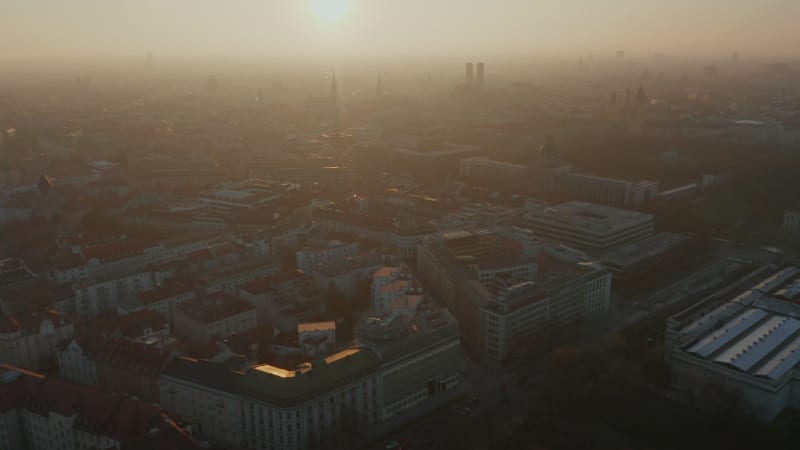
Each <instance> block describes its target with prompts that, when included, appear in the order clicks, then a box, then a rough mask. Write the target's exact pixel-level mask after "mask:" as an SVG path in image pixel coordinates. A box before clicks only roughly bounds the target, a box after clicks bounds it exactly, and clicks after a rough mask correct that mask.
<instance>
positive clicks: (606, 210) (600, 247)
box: [523, 201, 654, 255]
mask: <svg viewBox="0 0 800 450" xmlns="http://www.w3.org/2000/svg"><path fill="white" fill-rule="evenodd" d="M523 222H524V224H525V226H526V227H527V228H530V229H531V230H532V231H533V232H534V233H536V235H538V236H540V237H542V238H545V239H552V240H554V241H557V242H561V243H562V244H564V245H567V246H570V247H574V248H577V249H579V250H583V251H586V252H588V253H589V254H593V255H602V254H604V253H607V252H609V251H612V250H614V249H617V248H620V247H623V246H625V245H628V244H630V243H633V242H636V241H639V240H642V239H645V238H648V237H650V236H652V235H653V230H654V226H653V216H652V215H651V214H646V213H642V212H638V211H631V210H626V209H619V208H613V207H610V206H602V205H596V204H593V203H586V202H577V201H573V202H568V203H562V204H560V205H557V206H551V207H548V208H544V209H541V210H535V211H530V212H528V213H526V214H525V215H524V218H523Z"/></svg>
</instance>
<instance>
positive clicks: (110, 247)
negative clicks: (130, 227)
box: [81, 242, 144, 263]
mask: <svg viewBox="0 0 800 450" xmlns="http://www.w3.org/2000/svg"><path fill="white" fill-rule="evenodd" d="M81 252H82V253H83V256H84V257H85V258H86V260H87V261H90V260H92V259H93V258H97V259H98V260H99V261H100V262H101V263H106V262H111V261H118V260H120V259H125V258H131V257H136V256H142V255H144V247H143V246H139V245H129V244H125V243H121V242H115V243H112V244H105V245H98V246H96V247H86V248H84V249H82V250H81Z"/></svg>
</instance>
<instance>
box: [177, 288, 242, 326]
mask: <svg viewBox="0 0 800 450" xmlns="http://www.w3.org/2000/svg"><path fill="white" fill-rule="evenodd" d="M178 308H179V309H180V310H181V312H183V313H184V314H185V315H187V316H189V317H191V318H192V319H194V320H196V321H198V322H200V323H203V324H208V323H213V322H217V321H219V320H222V319H224V318H226V317H231V316H235V315H239V314H242V313H244V312H247V311H252V310H255V309H256V307H255V306H253V305H252V304H251V303H250V302H248V301H246V300H243V299H241V298H239V297H237V296H235V295H231V294H228V293H225V292H216V293H214V294H211V295H209V296H208V297H206V298H202V299H198V300H192V301H189V302H186V303H182V304H181V305H180V306H178Z"/></svg>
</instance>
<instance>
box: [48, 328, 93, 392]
mask: <svg viewBox="0 0 800 450" xmlns="http://www.w3.org/2000/svg"><path fill="white" fill-rule="evenodd" d="M58 374H59V376H61V377H62V378H66V379H67V380H73V381H75V382H78V383H81V384H85V385H87V386H94V385H97V384H98V383H99V382H100V381H99V379H98V377H97V363H96V362H95V360H94V359H93V358H91V355H89V354H88V352H86V351H85V350H84V348H83V346H81V344H80V343H79V342H78V341H77V340H75V339H73V340H71V341H70V342H69V344H68V345H67V346H66V347H65V348H64V349H63V350H61V351H59V352H58Z"/></svg>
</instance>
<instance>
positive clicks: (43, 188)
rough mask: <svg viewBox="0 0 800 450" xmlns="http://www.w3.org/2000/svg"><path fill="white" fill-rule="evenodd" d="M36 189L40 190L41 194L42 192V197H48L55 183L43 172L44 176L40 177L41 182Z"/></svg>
mask: <svg viewBox="0 0 800 450" xmlns="http://www.w3.org/2000/svg"><path fill="white" fill-rule="evenodd" d="M36 187H37V188H38V189H39V192H41V193H42V195H47V193H48V192H50V188H52V187H53V182H52V181H50V178H48V177H47V175H45V173H44V172H42V174H41V175H39V182H38V183H36Z"/></svg>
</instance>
